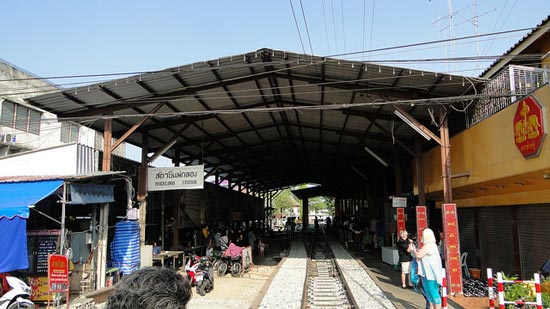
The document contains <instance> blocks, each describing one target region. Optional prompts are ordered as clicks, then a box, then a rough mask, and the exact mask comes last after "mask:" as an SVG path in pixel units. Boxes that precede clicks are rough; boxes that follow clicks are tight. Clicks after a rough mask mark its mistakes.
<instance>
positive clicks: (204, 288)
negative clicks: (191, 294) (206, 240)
mask: <svg viewBox="0 0 550 309" xmlns="http://www.w3.org/2000/svg"><path fill="white" fill-rule="evenodd" d="M185 271H186V272H187V276H188V278H189V281H191V284H192V285H194V286H196V287H197V293H198V294H199V295H200V296H204V295H206V293H208V292H210V291H212V290H213V289H214V275H213V274H214V267H213V266H212V263H211V262H210V259H208V257H206V256H203V257H198V256H194V257H191V258H190V259H189V261H188V262H187V264H186V265H185Z"/></svg>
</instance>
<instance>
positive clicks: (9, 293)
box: [0, 273, 34, 309]
mask: <svg viewBox="0 0 550 309" xmlns="http://www.w3.org/2000/svg"><path fill="white" fill-rule="evenodd" d="M31 293H32V289H31V287H30V286H29V285H28V284H27V283H26V282H25V281H24V280H22V279H20V278H18V277H16V276H11V275H9V274H6V273H1V274H0V295H1V296H0V309H15V308H25V309H34V303H33V302H32V301H31V300H30V298H31Z"/></svg>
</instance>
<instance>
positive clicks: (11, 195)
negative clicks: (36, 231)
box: [0, 180, 63, 273]
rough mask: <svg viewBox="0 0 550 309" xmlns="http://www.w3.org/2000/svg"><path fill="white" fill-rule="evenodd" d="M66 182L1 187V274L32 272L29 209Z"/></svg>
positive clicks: (49, 181)
mask: <svg viewBox="0 0 550 309" xmlns="http://www.w3.org/2000/svg"><path fill="white" fill-rule="evenodd" d="M62 184H63V180H41V181H22V182H4V183H0V252H1V254H0V273H2V272H9V271H13V270H18V269H27V268H29V257H28V256H27V220H26V219H27V218H29V206H30V205H33V204H35V203H38V202H39V201H40V200H42V199H43V198H45V197H47V196H48V195H51V194H52V193H54V192H55V190H57V188H59V187H60V186H61V185H62Z"/></svg>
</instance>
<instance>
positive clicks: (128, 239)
mask: <svg viewBox="0 0 550 309" xmlns="http://www.w3.org/2000/svg"><path fill="white" fill-rule="evenodd" d="M139 264H140V254H139V223H138V222H136V221H121V222H118V223H117V224H116V226H115V235H114V239H113V242H112V243H111V265H112V267H118V268H120V272H121V274H122V275H128V274H130V273H132V272H133V271H134V270H137V269H139Z"/></svg>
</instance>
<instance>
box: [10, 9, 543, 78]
mask: <svg viewBox="0 0 550 309" xmlns="http://www.w3.org/2000/svg"><path fill="white" fill-rule="evenodd" d="M473 2H474V1H472V0H462V1H458V0H455V1H442V0H431V1H430V0H394V1H381V0H378V1H375V0H302V1H301V2H300V1H299V0H292V1H282V0H271V1H248V0H242V1H225V0H219V1H205V0H202V1H137V0H134V1H74V0H71V1H67V0H59V1H46V0H43V1H38V0H34V1H33V0H29V1H1V2H0V12H3V13H2V27H1V28H0V29H1V30H0V33H1V35H0V40H1V41H0V42H1V44H0V58H2V59H4V60H7V61H9V62H11V63H12V64H15V65H17V66H18V67H20V68H23V69H25V70H27V71H29V72H31V73H34V74H36V75H38V76H67V75H83V74H103V73H115V72H136V71H150V70H160V69H164V68H168V67H174V66H178V65H185V64H189V63H192V62H197V61H203V60H211V59H216V58H218V57H225V56H231V55H237V54H242V53H245V52H250V51H254V50H257V49H259V48H263V47H269V48H274V49H280V50H287V51H292V52H299V53H301V52H304V50H305V52H306V53H311V51H312V50H313V53H314V54H316V55H323V56H326V55H335V54H342V53H350V52H359V51H363V50H369V49H376V48H384V47H392V46H400V45H406V44H413V43H421V42H427V41H434V40H442V39H446V38H450V37H461V36H471V35H475V34H476V33H478V34H484V33H491V32H497V31H507V30H514V29H521V28H529V27H534V26H536V25H537V24H539V23H540V22H541V21H542V20H543V19H544V18H545V17H546V16H547V15H548V14H550V1H548V0H523V1H518V0H513V1H512V0H506V1H504V0H502V1H494V0H478V1H476V2H477V5H475V6H474V5H473ZM291 3H292V5H293V6H294V13H295V15H296V20H297V23H298V27H299V29H300V33H301V41H300V36H299V35H298V30H297V25H296V22H295V19H294V17H293V12H292V9H291ZM449 4H451V7H452V9H451V12H452V13H453V14H452V16H453V19H452V20H453V25H454V26H453V31H452V33H451V31H449V29H450V28H449V24H450V18H449ZM302 7H303V12H304V14H302ZM475 12H477V15H478V16H479V17H478V27H477V28H476V27H474V25H473V16H474V15H475ZM304 15H305V20H306V22H307V30H306V27H305V23H304ZM438 20H439V21H438ZM307 33H309V38H308V35H307ZM525 33H526V32H521V33H511V34H508V35H503V36H500V37H498V38H494V37H493V38H490V40H488V38H482V39H480V40H479V41H478V42H477V44H478V45H476V42H475V40H468V41H466V42H461V44H457V45H455V46H450V45H448V44H447V45H446V44H439V45H437V46H429V47H430V48H426V47H422V48H414V49H407V50H396V51H386V52H384V53H371V54H358V55H355V56H354V58H353V59H354V60H360V61H369V60H390V59H391V60H393V59H424V58H443V57H458V56H476V55H500V54H502V53H504V52H505V51H506V50H507V49H508V48H509V47H510V46H511V45H513V44H514V43H515V42H517V41H518V40H519V39H520V38H521V37H522V36H523V35H524V34H525ZM310 41H311V45H310V43H309V42H310ZM465 43H468V44H465ZM478 50H479V52H478ZM490 62H491V61H490ZM490 62H485V63H481V64H477V63H468V64H466V63H463V62H462V63H459V64H449V63H435V64H431V65H427V64H423V63H401V64H396V66H402V67H413V68H422V69H426V70H430V71H439V72H455V73H457V74H462V75H474V76H475V75H477V73H478V72H479V71H475V68H476V66H479V65H480V66H481V68H482V69H483V68H485V67H487V65H488V64H489V63H490ZM390 65H392V64H390ZM112 78H114V77H107V78H105V79H112ZM97 79H98V78H94V80H97ZM53 81H54V82H55V83H57V84H60V85H64V84H66V83H68V80H64V79H55V80H53ZM67 86H68V85H67Z"/></svg>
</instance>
